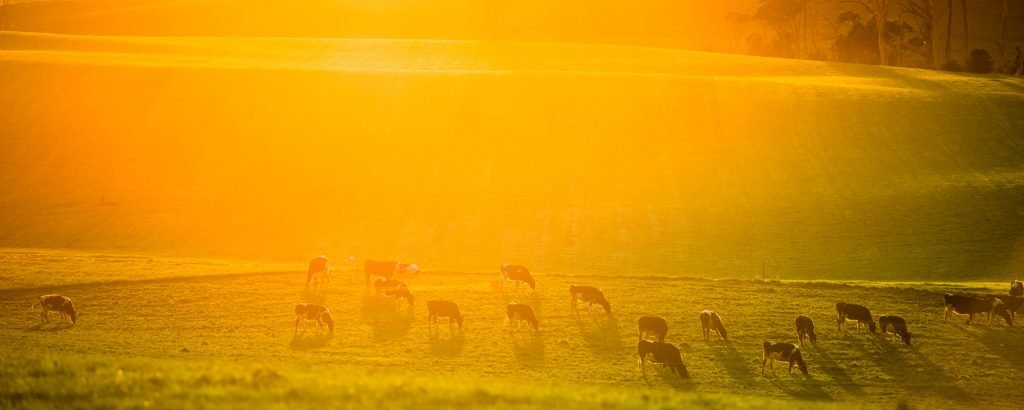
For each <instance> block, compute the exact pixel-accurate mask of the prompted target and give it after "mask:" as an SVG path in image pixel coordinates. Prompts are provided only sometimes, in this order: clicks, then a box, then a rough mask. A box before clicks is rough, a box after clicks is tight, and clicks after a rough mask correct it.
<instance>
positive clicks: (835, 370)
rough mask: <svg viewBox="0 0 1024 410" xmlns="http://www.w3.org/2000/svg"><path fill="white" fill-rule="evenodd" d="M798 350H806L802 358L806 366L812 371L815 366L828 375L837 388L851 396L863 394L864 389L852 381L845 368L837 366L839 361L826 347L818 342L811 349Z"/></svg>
mask: <svg viewBox="0 0 1024 410" xmlns="http://www.w3.org/2000/svg"><path fill="white" fill-rule="evenodd" d="M819 342H820V340H819ZM800 350H801V351H806V352H807V353H808V354H807V357H806V358H805V359H804V360H806V361H807V366H808V367H809V368H810V370H812V371H813V370H814V369H815V368H817V369H818V371H821V372H822V373H825V374H826V375H828V377H829V378H831V379H832V380H833V381H835V383H836V384H837V385H838V386H839V388H841V389H843V390H846V391H847V392H848V393H850V394H851V395H853V396H860V395H862V394H864V389H863V388H861V387H860V386H858V385H857V383H856V382H854V380H853V378H852V377H850V375H849V374H848V373H846V370H843V368H842V367H840V366H839V363H837V362H836V361H835V359H833V358H832V355H830V354H829V352H828V349H826V348H825V347H824V346H822V345H821V344H820V343H819V344H818V345H815V346H813V348H811V349H808V350H804V349H800ZM815 364H817V366H815Z"/></svg>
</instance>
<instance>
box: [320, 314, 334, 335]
mask: <svg viewBox="0 0 1024 410" xmlns="http://www.w3.org/2000/svg"><path fill="white" fill-rule="evenodd" d="M320 321H321V322H323V323H324V324H326V325H327V334H329V335H333V334H334V317H332V316H331V312H330V311H326V312H324V313H321V314H320Z"/></svg>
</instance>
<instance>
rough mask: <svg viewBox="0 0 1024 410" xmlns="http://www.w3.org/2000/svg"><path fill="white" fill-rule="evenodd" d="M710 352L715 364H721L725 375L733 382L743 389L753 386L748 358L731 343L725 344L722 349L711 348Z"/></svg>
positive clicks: (752, 376)
mask: <svg viewBox="0 0 1024 410" xmlns="http://www.w3.org/2000/svg"><path fill="white" fill-rule="evenodd" d="M711 352H712V353H711V354H712V355H713V356H714V357H715V363H721V366H722V367H723V368H724V369H725V373H726V374H727V375H729V378H731V379H732V380H733V381H735V382H736V383H738V384H740V385H742V386H745V387H746V386H752V385H753V384H754V373H753V372H752V371H751V369H750V368H749V367H748V366H747V363H748V360H749V358H748V357H744V356H743V354H741V353H740V352H739V351H737V350H736V347H735V346H734V345H733V342H726V343H725V346H724V347H722V348H718V347H713V348H712V349H711Z"/></svg>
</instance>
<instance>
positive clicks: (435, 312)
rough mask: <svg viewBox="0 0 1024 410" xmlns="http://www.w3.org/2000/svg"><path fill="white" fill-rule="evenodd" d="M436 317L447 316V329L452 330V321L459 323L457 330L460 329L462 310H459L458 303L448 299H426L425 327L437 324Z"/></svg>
mask: <svg viewBox="0 0 1024 410" xmlns="http://www.w3.org/2000/svg"><path fill="white" fill-rule="evenodd" d="M438 317H446V318H448V331H451V330H452V322H458V323H459V330H462V319H463V318H462V312H459V305H456V304H455V302H452V301H450V300H430V301H427V327H428V328H429V327H431V324H434V325H436V324H437V318H438Z"/></svg>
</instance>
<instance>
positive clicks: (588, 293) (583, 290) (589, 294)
mask: <svg viewBox="0 0 1024 410" xmlns="http://www.w3.org/2000/svg"><path fill="white" fill-rule="evenodd" d="M577 300H579V301H582V302H586V303H587V310H590V306H592V305H593V304H595V303H596V304H598V305H601V307H603V308H604V311H605V312H606V313H608V314H611V313H612V304H611V303H610V302H608V299H607V298H605V297H604V292H603V291H601V289H598V288H595V287H593V286H584V285H571V286H569V305H570V306H572V307H574V308H575V307H576V301H577Z"/></svg>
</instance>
